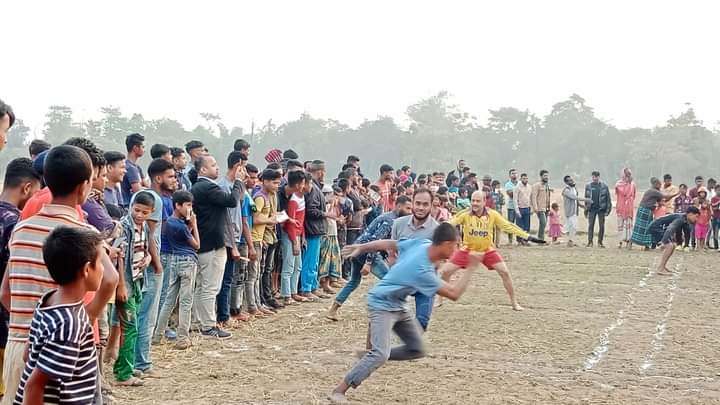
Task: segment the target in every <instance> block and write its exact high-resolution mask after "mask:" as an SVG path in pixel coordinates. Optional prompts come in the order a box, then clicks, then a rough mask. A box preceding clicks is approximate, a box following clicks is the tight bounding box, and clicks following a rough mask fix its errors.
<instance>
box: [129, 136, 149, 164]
mask: <svg viewBox="0 0 720 405" xmlns="http://www.w3.org/2000/svg"><path fill="white" fill-rule="evenodd" d="M125 148H126V149H127V153H128V156H129V155H133V156H135V157H139V158H140V157H142V156H143V155H144V154H145V137H144V136H142V135H140V134H130V135H128V136H127V137H125Z"/></svg>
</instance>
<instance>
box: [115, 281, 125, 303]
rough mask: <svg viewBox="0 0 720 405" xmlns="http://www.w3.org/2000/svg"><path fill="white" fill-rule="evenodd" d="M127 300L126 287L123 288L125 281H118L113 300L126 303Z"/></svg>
mask: <svg viewBox="0 0 720 405" xmlns="http://www.w3.org/2000/svg"><path fill="white" fill-rule="evenodd" d="M127 300H128V292H127V288H125V283H120V284H118V286H117V290H116V291H115V301H117V302H120V303H126V302H127Z"/></svg>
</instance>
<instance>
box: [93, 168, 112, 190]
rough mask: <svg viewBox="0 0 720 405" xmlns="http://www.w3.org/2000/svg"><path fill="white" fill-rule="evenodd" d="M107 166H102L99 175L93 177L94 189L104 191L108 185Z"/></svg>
mask: <svg viewBox="0 0 720 405" xmlns="http://www.w3.org/2000/svg"><path fill="white" fill-rule="evenodd" d="M107 182H108V178H107V165H103V166H100V168H99V169H98V171H97V173H96V174H94V175H93V179H92V188H94V189H95V190H100V191H103V190H105V186H106V185H107Z"/></svg>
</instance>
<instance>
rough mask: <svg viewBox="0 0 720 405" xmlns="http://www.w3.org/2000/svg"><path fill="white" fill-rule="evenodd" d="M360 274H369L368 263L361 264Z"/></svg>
mask: <svg viewBox="0 0 720 405" xmlns="http://www.w3.org/2000/svg"><path fill="white" fill-rule="evenodd" d="M360 274H362V276H363V277H365V276H367V275H368V274H370V263H365V264H363V266H362V269H360Z"/></svg>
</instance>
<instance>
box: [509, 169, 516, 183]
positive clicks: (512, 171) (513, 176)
mask: <svg viewBox="0 0 720 405" xmlns="http://www.w3.org/2000/svg"><path fill="white" fill-rule="evenodd" d="M508 176H509V177H510V180H512V181H517V170H516V169H510V171H508Z"/></svg>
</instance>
